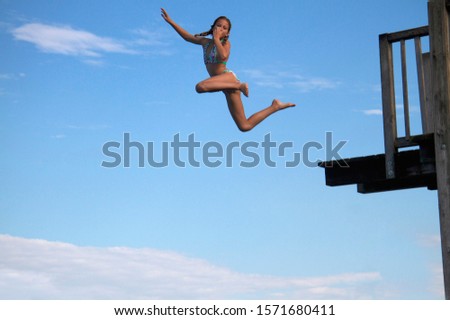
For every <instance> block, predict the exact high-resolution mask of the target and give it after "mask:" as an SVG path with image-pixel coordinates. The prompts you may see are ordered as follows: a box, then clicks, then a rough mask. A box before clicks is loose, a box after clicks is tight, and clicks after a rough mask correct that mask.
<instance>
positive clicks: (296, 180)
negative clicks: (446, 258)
mask: <svg viewBox="0 0 450 320" xmlns="http://www.w3.org/2000/svg"><path fill="white" fill-rule="evenodd" d="M160 7H164V8H166V9H167V11H168V12H169V14H170V15H171V16H172V18H173V19H174V20H175V21H177V22H178V23H179V24H180V25H182V26H183V27H184V28H186V29H187V30H188V31H190V32H191V33H199V32H202V31H206V30H207V29H208V27H209V26H210V24H211V23H212V22H213V20H214V19H215V18H216V17H217V16H219V15H226V16H228V17H229V18H230V19H231V21H232V24H233V26H232V30H231V37H230V41H231V44H232V52H231V57H230V60H229V63H228V66H229V67H230V69H232V70H233V71H235V72H236V73H237V75H238V76H239V78H240V79H242V80H243V81H246V82H248V83H249V86H250V98H248V99H246V98H245V100H244V105H245V108H246V112H247V114H248V115H250V114H251V113H253V112H255V111H257V110H259V109H261V108H263V107H266V106H268V105H270V103H271V101H272V99H274V98H279V99H281V100H285V101H292V102H295V103H296V104H297V107H296V108H293V109H289V110H286V111H283V112H280V113H277V114H275V115H273V116H272V117H270V118H269V119H267V120H266V121H264V122H263V123H262V124H260V125H259V126H258V127H256V128H255V129H254V130H253V131H251V132H249V133H245V134H244V133H241V132H239V131H238V130H237V128H236V127H235V125H234V123H233V121H232V119H231V117H230V115H229V113H228V110H227V107H226V102H225V99H224V97H223V95H222V94H221V93H214V94H202V95H199V94H197V93H196V92H195V90H194V87H195V84H196V83H197V82H199V81H201V80H202V79H205V78H206V77H207V73H206V70H205V68H204V65H203V62H202V52H201V48H200V47H197V46H195V45H192V44H189V43H186V42H184V41H183V40H182V39H181V38H179V37H178V35H176V34H175V32H174V31H173V30H172V29H171V28H170V26H169V25H167V24H166V23H165V22H164V21H163V20H162V18H161V17H160ZM426 24H427V2H426V1H425V0H395V1H392V0H380V1H376V2H373V1H338V0H334V1H332V0H320V1H312V0H301V1H268V0H263V1H258V2H257V3H256V2H253V1H244V2H243V1H234V0H230V1H220V2H219V1H217V2H216V1H189V2H184V1H132V2H130V1H111V0H108V1H103V0H102V1H84V0H83V1H80V0H77V1H61V2H54V1H20V0H15V1H6V0H0V41H1V43H2V50H1V51H0V113H1V117H0V139H1V140H0V141H1V143H2V146H3V152H2V157H1V158H0V172H1V176H2V179H1V182H0V246H1V247H2V252H3V253H6V254H2V258H1V264H0V268H1V269H2V270H1V271H2V272H0V279H1V281H0V288H1V290H0V292H1V293H0V296H1V297H2V298H44V299H45V298H61V297H62V298H68V299H72V298H92V299H102V298H106V299H109V298H116V299H128V298H130V299H137V298H152V299H160V298H161V299H163V298H166V299H177V298H181V299H197V298H203V299H209V298H217V299H240V298H256V299H265V298H270V299H272V298H283V299H335V298H336V299H442V298H443V284H442V267H441V255H440V242H439V241H440V240H439V225H438V208H437V195H436V192H434V191H433V192H432V191H428V190H426V189H416V190H407V191H396V192H390V193H380V194H372V195H360V194H358V193H357V192H356V187H355V186H348V187H339V188H329V187H327V186H325V178H324V172H323V170H322V169H320V168H316V167H313V168H312V167H310V166H307V165H305V164H299V165H298V166H296V167H294V168H286V167H285V166H284V163H285V161H286V158H287V160H291V159H292V157H293V152H302V150H303V147H304V146H305V145H307V146H308V143H311V142H315V143H316V146H317V144H319V145H321V146H325V143H326V133H327V132H331V133H332V135H333V144H334V145H336V144H337V143H338V142H339V141H347V142H346V144H345V145H344V146H343V147H342V148H341V149H340V150H339V155H340V156H342V157H354V156H365V155H371V154H378V153H382V152H383V133H382V118H381V115H380V112H381V90H380V76H379V53H378V52H379V51H378V35H379V34H381V33H386V32H394V31H400V30H404V29H409V28H414V27H419V26H423V25H426ZM423 45H424V47H425V48H426V47H427V44H426V43H424V44H423ZM410 74H413V71H411V72H410ZM397 79H399V78H398V77H397ZM412 82H413V83H414V79H412ZM411 91H412V92H411V97H410V104H411V110H412V113H411V121H412V126H413V133H418V131H419V128H420V122H419V121H420V114H419V112H418V110H419V107H418V98H417V93H416V92H415V91H414V90H411ZM398 101H400V102H401V97H398ZM400 131H401V129H400ZM124 133H128V134H129V135H130V138H131V140H132V141H135V142H139V143H142V144H143V145H144V146H147V142H153V143H154V146H155V149H154V150H155V154H156V156H157V157H158V156H161V150H162V149H161V148H162V147H161V146H162V145H163V143H164V142H167V143H170V142H172V141H173V140H174V137H175V136H176V135H177V134H179V137H180V139H181V140H182V141H187V139H188V136H189V135H191V134H193V135H194V136H195V139H196V141H198V142H200V144H201V145H202V146H203V145H204V144H206V143H208V142H218V143H220V145H221V146H224V148H226V146H227V145H229V144H231V143H238V144H239V145H240V146H242V145H243V144H245V143H248V142H253V143H254V142H256V143H258V146H259V149H252V150H253V151H254V152H258V155H259V156H260V159H261V161H260V163H259V165H258V166H256V167H254V168H243V167H240V166H239V163H240V162H241V161H249V159H250V158H249V157H248V156H245V155H243V154H239V152H236V150H235V153H233V157H234V158H233V166H232V167H231V168H229V167H226V166H225V165H224V163H225V161H224V162H223V164H222V165H221V166H219V167H217V168H210V167H208V166H205V165H200V167H198V168H195V167H192V166H190V165H187V166H186V167H185V168H180V167H177V166H176V165H175V164H174V163H173V161H169V165H168V166H167V167H164V168H154V167H152V166H150V165H148V164H147V165H145V166H144V168H139V167H138V154H137V149H133V150H132V151H131V165H130V167H129V168H124V166H123V165H120V166H118V167H116V168H105V167H102V162H104V161H111V160H112V158H111V157H107V156H106V155H105V154H104V153H103V152H102V148H103V145H104V144H105V143H107V142H119V143H121V145H122V146H123V139H124ZM267 134H270V137H271V140H272V141H273V142H276V143H277V145H280V144H281V143H283V142H290V143H291V145H292V146H293V148H292V149H289V150H288V153H287V155H286V158H282V157H277V156H276V152H275V150H272V157H273V159H275V160H276V164H277V165H276V167H275V168H273V167H269V166H267V165H265V164H264V161H263V160H262V159H263V158H262V157H263V154H264V150H263V149H262V148H261V144H262V141H264V137H265V136H266V135H267ZM309 150H310V151H311V152H310V153H309V154H308V160H311V161H315V160H317V159H323V160H325V159H326V157H327V154H326V152H325V148H323V149H318V148H310V149H309ZM115 151H117V152H118V153H121V155H122V156H123V149H120V148H119V149H115ZM237 151H239V150H237ZM201 152H202V149H201V148H198V149H196V151H195V157H196V159H202V154H201ZM172 156H173V155H172ZM180 156H181V157H184V159H185V160H186V161H187V157H188V155H187V154H186V150H184V151H183V152H182V153H181V155H180ZM171 159H172V158H171Z"/></svg>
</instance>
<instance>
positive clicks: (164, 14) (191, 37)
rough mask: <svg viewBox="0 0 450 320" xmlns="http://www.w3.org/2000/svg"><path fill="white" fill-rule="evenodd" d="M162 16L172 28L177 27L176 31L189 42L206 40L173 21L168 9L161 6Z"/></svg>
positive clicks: (199, 42) (195, 42) (197, 42)
mask: <svg viewBox="0 0 450 320" xmlns="http://www.w3.org/2000/svg"><path fill="white" fill-rule="evenodd" d="M161 16H162V17H163V19H164V20H166V22H167V23H168V24H170V25H171V26H172V28H174V29H175V31H176V32H177V33H178V34H179V35H180V36H181V37H182V38H183V39H184V40H185V41H187V42H191V43H194V44H202V43H203V42H204V41H205V40H204V39H205V38H203V37H195V36H194V35H192V34H190V33H189V32H187V31H186V30H184V29H183V28H182V27H180V26H179V25H178V24H176V23H175V21H173V20H172V19H171V18H170V17H169V15H168V14H167V12H166V10H164V9H163V8H161Z"/></svg>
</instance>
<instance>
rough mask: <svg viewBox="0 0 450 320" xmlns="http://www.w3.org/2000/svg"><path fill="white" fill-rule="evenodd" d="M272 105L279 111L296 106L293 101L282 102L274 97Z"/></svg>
mask: <svg viewBox="0 0 450 320" xmlns="http://www.w3.org/2000/svg"><path fill="white" fill-rule="evenodd" d="M272 107H275V109H276V110H277V111H278V110H282V109H286V108H289V107H295V104H294V103H291V102H281V101H280V100H278V99H274V100H273V101H272Z"/></svg>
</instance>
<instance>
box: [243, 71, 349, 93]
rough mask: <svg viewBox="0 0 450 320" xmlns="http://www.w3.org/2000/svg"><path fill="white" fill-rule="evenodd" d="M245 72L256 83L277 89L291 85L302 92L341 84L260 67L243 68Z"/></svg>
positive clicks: (330, 87)
mask: <svg viewBox="0 0 450 320" xmlns="http://www.w3.org/2000/svg"><path fill="white" fill-rule="evenodd" d="M243 73H244V74H246V75H247V76H248V77H249V78H251V79H252V80H253V81H254V82H255V83H256V85H259V86H262V87H270V88H275V89H280V88H284V87H290V88H294V89H297V90H300V91H301V92H311V91H317V90H325V89H335V88H337V87H338V86H339V85H340V84H341V83H340V82H339V81H335V80H331V79H326V78H320V77H305V76H302V75H300V74H298V73H295V72H286V71H277V72H269V71H263V70H260V69H246V70H243Z"/></svg>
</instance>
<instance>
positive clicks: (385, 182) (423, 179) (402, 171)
mask: <svg viewBox="0 0 450 320" xmlns="http://www.w3.org/2000/svg"><path fill="white" fill-rule="evenodd" d="M411 138H413V139H415V141H416V143H417V144H418V147H419V148H418V149H416V150H408V151H402V152H398V153H396V154H395V155H394V158H395V163H396V171H395V178H391V179H389V178H386V165H385V163H386V155H385V154H378V155H373V156H366V157H357V158H350V159H341V160H334V161H328V162H321V163H319V166H320V167H322V168H324V169H325V179H326V185H327V186H330V187H336V186H345V185H352V184H355V185H356V186H357V191H358V192H359V193H363V194H366V193H374V192H384V191H393V190H402V189H410V188H421V187H426V188H428V189H429V190H436V189H437V184H436V166H435V156H434V138H433V135H432V134H428V135H425V136H415V137H413V136H412V137H411Z"/></svg>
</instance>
